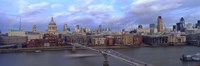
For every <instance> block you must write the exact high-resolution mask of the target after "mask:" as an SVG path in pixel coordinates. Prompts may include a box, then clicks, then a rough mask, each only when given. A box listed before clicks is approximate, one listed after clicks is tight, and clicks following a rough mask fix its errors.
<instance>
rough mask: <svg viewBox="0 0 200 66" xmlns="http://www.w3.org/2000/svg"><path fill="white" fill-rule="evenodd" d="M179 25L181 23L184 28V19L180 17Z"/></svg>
mask: <svg viewBox="0 0 200 66" xmlns="http://www.w3.org/2000/svg"><path fill="white" fill-rule="evenodd" d="M180 23H182V25H183V27H185V19H184V18H183V17H181V19H180Z"/></svg>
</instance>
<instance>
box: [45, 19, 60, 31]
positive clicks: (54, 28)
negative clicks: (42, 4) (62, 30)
mask: <svg viewBox="0 0 200 66" xmlns="http://www.w3.org/2000/svg"><path fill="white" fill-rule="evenodd" d="M57 31H58V30H57V26H56V23H55V22H54V19H53V17H51V22H50V23H49V25H48V30H47V32H48V33H51V34H55V33H56V32H57Z"/></svg>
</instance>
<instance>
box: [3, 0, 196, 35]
mask: <svg viewBox="0 0 200 66" xmlns="http://www.w3.org/2000/svg"><path fill="white" fill-rule="evenodd" d="M0 2H2V4H1V5H0V7H1V8H2V10H0V17H1V18H0V30H1V31H2V32H7V31H8V29H18V26H19V19H20V18H21V19H22V27H23V29H25V30H29V31H31V29H32V26H33V24H36V25H37V26H38V29H40V30H38V31H45V30H47V25H48V23H49V22H50V17H52V16H53V17H54V18H55V22H56V24H57V26H58V29H59V31H62V30H63V25H64V24H68V26H69V27H70V28H74V27H75V26H76V25H80V26H83V27H90V28H93V27H94V28H98V25H102V26H103V27H108V26H109V27H110V28H111V29H112V30H119V29H127V28H128V27H129V26H131V25H133V26H134V27H137V26H138V25H140V24H141V25H144V26H145V25H146V26H147V27H148V25H149V24H151V23H154V24H156V23H157V20H156V18H157V17H158V16H162V19H163V26H170V28H171V27H172V25H173V24H176V23H177V22H179V20H180V18H181V17H184V19H185V21H186V23H188V22H191V23H193V24H194V23H196V22H197V20H199V16H200V12H198V10H199V9H200V7H198V6H197V5H198V0H192V1H191V0H184V1H182V0H174V1H169V0H166V1H158V0H148V1H145V0H134V1H132V0H123V1H117V0H101V1H95V0H84V1H83V0H66V1H62V0H59V1H49V0H48V1H47V0H44V1H40V0H34V1H32V0H19V1H18V0H14V1H7V0H2V1H0ZM160 5H162V7H161V6H160ZM4 7H6V8H4ZM110 25H111V26H110Z"/></svg>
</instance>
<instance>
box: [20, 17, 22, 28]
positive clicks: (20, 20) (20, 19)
mask: <svg viewBox="0 0 200 66" xmlns="http://www.w3.org/2000/svg"><path fill="white" fill-rule="evenodd" d="M19 30H22V22H21V18H20V19H19Z"/></svg>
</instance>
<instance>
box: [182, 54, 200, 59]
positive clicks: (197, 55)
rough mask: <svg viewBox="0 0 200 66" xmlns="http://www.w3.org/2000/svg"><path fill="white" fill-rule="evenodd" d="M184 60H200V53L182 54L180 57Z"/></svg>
mask: <svg viewBox="0 0 200 66" xmlns="http://www.w3.org/2000/svg"><path fill="white" fill-rule="evenodd" d="M180 60H182V61H200V53H196V54H190V55H184V54H183V55H182V57H181V58H180Z"/></svg>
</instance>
